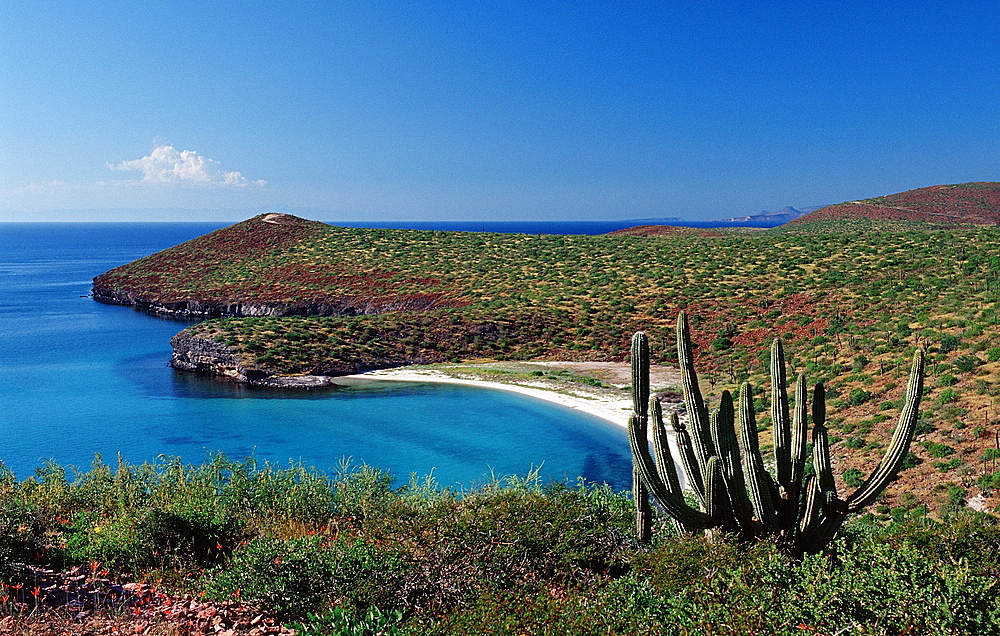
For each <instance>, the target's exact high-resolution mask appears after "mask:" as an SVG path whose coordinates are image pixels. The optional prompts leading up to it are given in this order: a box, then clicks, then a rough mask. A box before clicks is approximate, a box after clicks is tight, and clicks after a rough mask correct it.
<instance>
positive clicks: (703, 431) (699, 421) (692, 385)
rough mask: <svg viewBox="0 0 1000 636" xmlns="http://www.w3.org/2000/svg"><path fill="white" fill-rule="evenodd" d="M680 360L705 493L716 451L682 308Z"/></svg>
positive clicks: (698, 485)
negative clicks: (710, 461)
mask: <svg viewBox="0 0 1000 636" xmlns="http://www.w3.org/2000/svg"><path fill="white" fill-rule="evenodd" d="M677 360H678V364H679V366H680V371H681V388H682V389H683V393H684V403H685V405H686V407H687V416H688V431H689V433H690V434H691V438H692V442H693V445H694V450H695V457H696V458H697V460H698V469H699V471H698V472H699V473H700V474H699V476H698V481H696V490H698V491H700V492H702V493H704V491H705V484H704V482H703V481H702V480H701V475H704V474H705V470H706V466H707V464H708V458H709V457H711V456H712V455H714V454H715V452H714V451H715V449H713V448H712V443H711V439H710V436H711V434H710V433H709V430H708V426H709V423H708V407H707V406H706V405H705V400H704V398H703V397H702V395H701V388H700V387H699V386H698V374H697V372H696V371H695V368H694V347H693V346H692V344H691V326H690V325H689V324H688V319H687V314H686V313H684V312H683V311H682V312H680V314H678V315H677Z"/></svg>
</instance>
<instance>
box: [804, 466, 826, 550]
mask: <svg viewBox="0 0 1000 636" xmlns="http://www.w3.org/2000/svg"><path fill="white" fill-rule="evenodd" d="M803 489H804V490H805V493H806V499H805V506H804V508H803V511H802V519H800V520H799V536H800V537H802V536H806V535H809V534H811V533H812V532H814V531H815V529H816V526H817V525H818V524H819V520H820V517H819V515H820V511H821V509H822V507H823V505H822V504H823V502H822V500H821V495H822V493H821V492H820V489H819V484H817V483H816V475H809V477H808V478H807V479H806V483H805V485H804V486H803Z"/></svg>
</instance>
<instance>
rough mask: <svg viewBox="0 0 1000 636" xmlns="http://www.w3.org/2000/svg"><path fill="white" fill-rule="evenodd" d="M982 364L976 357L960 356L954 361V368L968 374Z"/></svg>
mask: <svg viewBox="0 0 1000 636" xmlns="http://www.w3.org/2000/svg"><path fill="white" fill-rule="evenodd" d="M980 364H982V363H981V362H980V360H979V358H977V357H976V356H960V357H958V358H957V359H956V360H955V368H956V369H958V370H959V371H961V372H962V373H969V372H970V371H972V370H973V369H975V368H976V367H978V366H979V365H980Z"/></svg>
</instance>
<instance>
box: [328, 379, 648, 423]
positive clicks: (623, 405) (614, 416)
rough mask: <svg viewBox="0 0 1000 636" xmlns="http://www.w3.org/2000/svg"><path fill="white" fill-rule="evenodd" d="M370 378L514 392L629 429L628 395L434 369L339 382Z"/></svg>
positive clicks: (629, 409) (630, 411) (629, 407)
mask: <svg viewBox="0 0 1000 636" xmlns="http://www.w3.org/2000/svg"><path fill="white" fill-rule="evenodd" d="M349 378H354V379H371V380H392V381H398V382H443V383H449V384H467V385H471V386H481V387H484V388H490V389H499V390H501V391H513V392H515V393H521V394H523V395H529V396H531V397H534V398H537V399H540V400H546V401H548V402H553V403H555V404H560V405H562V406H566V407H569V408H571V409H577V410H578V411H581V412H583V413H588V414H590V415H593V416H595V417H599V418H601V419H604V420H607V421H608V422H611V423H613V424H615V425H617V426H621V427H623V428H626V427H628V418H629V415H631V413H632V402H631V400H630V399H629V398H628V396H627V395H626V396H624V397H619V396H616V395H612V394H611V393H610V392H607V391H605V392H599V391H589V390H587V389H586V388H577V387H575V386H574V387H572V388H571V389H566V388H564V387H559V388H555V387H553V386H552V385H551V384H549V383H546V382H543V381H539V382H527V383H518V384H514V383H509V382H490V381H487V380H479V379H471V378H462V377H454V376H452V375H449V374H447V373H444V372H442V371H436V370H434V369H407V368H401V369H384V370H381V371H370V372H368V373H362V374H358V375H349V376H343V377H342V378H341V379H349Z"/></svg>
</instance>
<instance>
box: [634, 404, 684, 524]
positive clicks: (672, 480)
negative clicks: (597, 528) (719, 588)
mask: <svg viewBox="0 0 1000 636" xmlns="http://www.w3.org/2000/svg"><path fill="white" fill-rule="evenodd" d="M649 419H650V423H651V424H652V427H653V458H654V459H655V460H656V473H657V475H659V477H660V480H661V481H662V482H663V483H664V484H666V486H667V490H669V491H670V492H672V493H674V494H676V495H679V496H681V497H683V496H684V490H683V489H682V488H681V482H680V479H678V477H677V467H676V466H675V465H674V458H673V455H672V454H671V452H670V441H669V439H668V437H667V429H666V427H665V426H664V425H663V407H661V406H660V401H659V400H657V399H656V398H655V397H651V398H649ZM634 472H635V474H637V471H634ZM643 488H645V485H643ZM647 492H648V491H647ZM670 522H671V524H672V525H673V526H674V530H675V531H676V532H677V534H681V533H683V532H685V531H687V530H688V528H687V527H686V526H685V525H684V524H682V523H681V522H680V521H678V520H677V519H675V518H673V517H670Z"/></svg>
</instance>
